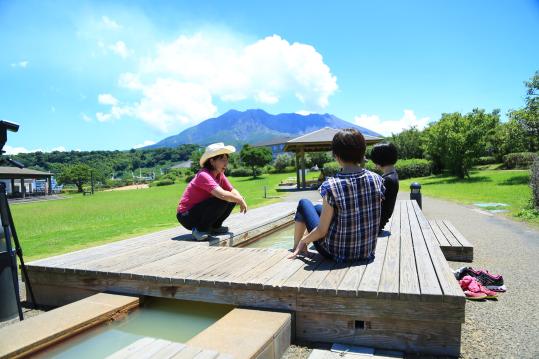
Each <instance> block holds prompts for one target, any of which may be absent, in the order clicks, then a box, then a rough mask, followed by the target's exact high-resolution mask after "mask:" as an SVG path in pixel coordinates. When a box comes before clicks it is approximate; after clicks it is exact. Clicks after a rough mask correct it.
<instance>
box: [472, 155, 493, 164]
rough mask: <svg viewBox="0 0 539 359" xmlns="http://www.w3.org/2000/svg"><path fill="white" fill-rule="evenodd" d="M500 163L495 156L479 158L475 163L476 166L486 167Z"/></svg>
mask: <svg viewBox="0 0 539 359" xmlns="http://www.w3.org/2000/svg"><path fill="white" fill-rule="evenodd" d="M495 163H498V160H497V159H496V157H494V156H483V157H479V158H477V159H476V160H475V161H474V165H478V166H484V165H493V164H495Z"/></svg>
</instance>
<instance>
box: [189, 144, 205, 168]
mask: <svg viewBox="0 0 539 359" xmlns="http://www.w3.org/2000/svg"><path fill="white" fill-rule="evenodd" d="M203 153H204V150H203V149H202V148H199V149H196V150H194V151H193V152H191V156H190V157H189V159H190V160H191V171H193V173H197V172H198V171H200V163H199V161H200V157H202V154H203Z"/></svg>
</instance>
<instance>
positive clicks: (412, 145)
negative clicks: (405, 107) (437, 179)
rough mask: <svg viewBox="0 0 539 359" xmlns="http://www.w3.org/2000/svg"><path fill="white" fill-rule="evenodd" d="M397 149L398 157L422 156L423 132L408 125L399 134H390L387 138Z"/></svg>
mask: <svg viewBox="0 0 539 359" xmlns="http://www.w3.org/2000/svg"><path fill="white" fill-rule="evenodd" d="M389 140H390V142H392V143H393V144H394V145H395V146H396V147H397V150H398V153H399V158H400V159H403V160H405V159H410V158H423V157H424V154H423V142H424V141H423V132H422V131H419V130H418V129H417V127H410V128H409V129H407V130H404V131H402V132H401V133H399V134H391V138H390V139H389Z"/></svg>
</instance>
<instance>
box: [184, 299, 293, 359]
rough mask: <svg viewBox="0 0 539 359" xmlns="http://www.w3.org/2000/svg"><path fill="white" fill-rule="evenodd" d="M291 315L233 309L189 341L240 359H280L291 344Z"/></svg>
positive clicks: (196, 345) (194, 344)
mask: <svg viewBox="0 0 539 359" xmlns="http://www.w3.org/2000/svg"><path fill="white" fill-rule="evenodd" d="M291 330H292V324H291V315H290V314H289V313H281V312H270V311H262V310H250V309H234V310H232V311H231V312H229V313H228V314H227V315H225V316H224V317H223V318H221V319H219V320H218V321H217V322H216V323H215V324H213V325H212V326H210V327H209V328H207V329H206V330H204V331H203V332H201V333H199V334H198V335H196V336H195V337H194V338H192V339H191V340H189V341H188V342H187V344H188V345H190V346H195V347H199V348H204V349H210V350H213V351H216V352H219V353H223V354H228V355H231V356H232V357H234V358H237V359H251V358H260V359H262V358H263V359H278V358H280V357H282V355H283V354H284V352H285V351H286V349H287V348H288V347H289V346H290V339H291Z"/></svg>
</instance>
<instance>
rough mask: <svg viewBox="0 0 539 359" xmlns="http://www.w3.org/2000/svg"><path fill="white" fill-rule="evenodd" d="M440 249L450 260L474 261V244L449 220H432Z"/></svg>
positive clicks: (431, 224) (431, 223)
mask: <svg viewBox="0 0 539 359" xmlns="http://www.w3.org/2000/svg"><path fill="white" fill-rule="evenodd" d="M429 223H430V226H431V227H432V230H433V232H434V235H435V237H436V240H437V241H438V244H439V245H440V249H441V250H442V253H443V254H444V256H445V259H447V260H448V261H456V262H472V261H473V245H472V244H471V243H470V242H468V240H467V239H466V238H464V236H463V235H462V234H461V233H460V232H459V231H458V230H457V229H456V228H455V226H454V225H453V224H452V223H451V222H449V221H448V220H430V221H429Z"/></svg>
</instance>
